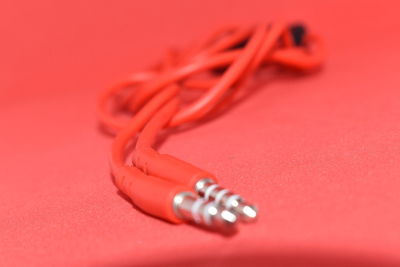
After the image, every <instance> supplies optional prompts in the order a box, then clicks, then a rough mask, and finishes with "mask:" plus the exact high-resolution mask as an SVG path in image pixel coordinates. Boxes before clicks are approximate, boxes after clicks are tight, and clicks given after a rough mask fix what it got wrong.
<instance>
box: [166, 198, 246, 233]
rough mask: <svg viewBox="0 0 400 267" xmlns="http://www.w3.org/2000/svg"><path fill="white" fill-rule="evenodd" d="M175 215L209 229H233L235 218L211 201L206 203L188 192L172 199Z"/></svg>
mask: <svg viewBox="0 0 400 267" xmlns="http://www.w3.org/2000/svg"><path fill="white" fill-rule="evenodd" d="M173 205H174V211H175V214H176V215H177V216H178V217H179V218H181V219H183V220H186V221H191V222H194V223H196V224H199V225H202V226H206V227H209V228H218V229H226V230H230V229H233V228H234V227H235V225H236V223H237V221H238V220H237V216H236V215H235V214H234V213H233V212H231V211H229V210H227V209H224V208H222V207H219V206H218V205H216V203H215V202H213V201H206V200H204V199H203V198H201V197H198V196H196V195H195V194H193V193H190V192H181V193H179V194H177V195H176V196H175V197H174V203H173Z"/></svg>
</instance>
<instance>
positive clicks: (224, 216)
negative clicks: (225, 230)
mask: <svg viewBox="0 0 400 267" xmlns="http://www.w3.org/2000/svg"><path fill="white" fill-rule="evenodd" d="M220 217H221V220H222V222H223V223H224V224H225V225H227V226H233V225H235V224H236V222H237V220H238V218H237V216H236V215H235V214H234V213H233V212H230V211H229V210H223V211H222V212H221V215H220Z"/></svg>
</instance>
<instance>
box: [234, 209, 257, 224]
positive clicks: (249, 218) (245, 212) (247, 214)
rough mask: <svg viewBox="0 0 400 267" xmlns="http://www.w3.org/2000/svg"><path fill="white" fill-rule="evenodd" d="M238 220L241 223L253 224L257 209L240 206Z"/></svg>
mask: <svg viewBox="0 0 400 267" xmlns="http://www.w3.org/2000/svg"><path fill="white" fill-rule="evenodd" d="M239 207H240V210H239V211H240V219H241V220H242V221H243V222H254V221H256V220H257V214H258V209H257V207H256V206H253V205H243V206H242V205H240V206H239Z"/></svg>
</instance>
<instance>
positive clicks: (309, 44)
mask: <svg viewBox="0 0 400 267" xmlns="http://www.w3.org/2000/svg"><path fill="white" fill-rule="evenodd" d="M322 48H323V47H322V44H321V42H320V40H319V38H318V37H317V36H315V35H312V34H310V33H308V32H307V31H306V28H305V27H304V26H303V25H286V24H283V23H274V24H270V25H258V26H255V27H254V26H252V27H225V28H223V29H220V30H218V31H216V32H215V33H213V34H212V35H211V36H209V37H208V38H207V39H205V40H204V41H202V42H200V43H198V44H197V45H195V46H192V47H190V48H188V49H186V50H182V51H179V52H177V51H171V52H169V53H168V54H167V55H166V56H165V58H164V60H163V61H162V62H160V63H159V64H157V65H155V66H153V67H152V68H150V69H149V70H147V71H143V72H137V73H134V74H132V75H130V76H129V77H127V78H126V79H125V80H123V81H121V82H119V83H117V84H116V85H115V86H113V87H111V88H109V89H108V90H106V91H105V92H104V93H103V94H102V95H101V96H100V98H99V102H98V114H99V118H100V122H101V124H102V125H103V126H105V127H106V128H107V130H110V131H113V132H114V133H116V137H115V139H114V142H113V145H112V152H111V169H112V173H113V175H114V179H115V184H116V186H117V187H118V188H119V189H120V190H121V191H122V192H123V193H124V194H126V195H127V196H129V198H130V199H131V200H132V201H133V203H134V204H135V205H136V206H137V207H138V208H140V209H141V210H143V211H144V212H146V213H148V214H151V215H153V216H156V217H159V218H162V219H164V220H167V221H170V222H173V223H180V222H185V221H187V222H192V223H195V224H199V225H203V226H207V227H211V228H214V229H231V228H232V227H234V226H235V225H236V224H237V223H238V222H251V221H254V220H255V219H256V217H257V209H256V207H255V206H254V205H251V204H249V203H248V202H247V201H246V200H245V199H244V198H243V197H241V196H240V195H238V194H234V193H232V192H231V191H229V190H227V189H224V188H222V187H220V186H219V185H218V184H217V179H216V177H215V176H214V175H213V174H211V173H209V172H207V171H204V170H202V169H200V168H198V167H196V166H193V165H191V164H189V163H187V162H184V161H182V160H180V159H177V158H175V157H172V156H170V155H166V154H160V153H158V152H157V151H156V150H155V149H154V144H155V142H156V139H157V136H158V134H159V133H160V132H161V131H162V130H163V129H170V128H176V127H183V126H184V125H192V124H194V123H198V122H199V121H202V120H204V119H205V118H208V117H210V116H212V115H215V114H217V113H218V112H220V111H221V110H224V109H225V108H226V107H228V106H229V105H231V104H232V103H233V101H234V100H235V99H236V98H237V93H238V92H239V91H240V89H242V88H243V87H244V83H245V82H246V81H247V80H249V78H251V76H252V74H254V73H255V72H256V71H258V70H260V69H261V68H269V67H273V66H280V67H284V68H287V69H291V70H294V71H298V72H305V71H312V70H315V69H317V68H318V67H320V65H321V64H322V60H323V49H322ZM199 92H200V94H199ZM185 93H186V94H192V95H195V94H197V95H199V96H197V97H196V98H195V99H194V100H192V101H190V102H188V101H187V99H186V98H185V97H184V95H185ZM136 137H137V139H136ZM135 139H136V143H134V142H133V141H134V140H135ZM131 147H133V148H134V153H133V154H134V156H133V158H132V159H130V158H129V157H128V155H129V154H130V153H129V148H131ZM128 161H132V163H130V162H128Z"/></svg>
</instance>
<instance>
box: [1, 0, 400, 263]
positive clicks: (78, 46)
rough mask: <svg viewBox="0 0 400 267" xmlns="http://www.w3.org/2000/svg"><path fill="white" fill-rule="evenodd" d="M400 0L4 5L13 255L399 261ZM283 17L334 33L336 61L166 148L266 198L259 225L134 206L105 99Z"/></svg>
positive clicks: (4, 251) (7, 190) (259, 94)
mask: <svg viewBox="0 0 400 267" xmlns="http://www.w3.org/2000/svg"><path fill="white" fill-rule="evenodd" d="M398 3H399V2H398V1H249V0H246V1H227V0H226V1H211V0H207V1H204V0H203V1H161V0H159V1H140V2H139V1H2V2H1V3H0V34H1V42H0V92H1V98H0V121H1V125H2V126H1V132H0V136H1V138H0V159H1V161H0V170H1V174H0V177H1V184H0V265H2V266H17V265H36V266H63V265H90V266H93V265H94V266H110V265H123V266H129V265H140V266H165V265H167V264H170V265H175V266H188V265H189V266H190V265H191V266H196V265H201V264H207V265H209V266H225V265H227V264H230V265H231V266H232V265H246V264H247V265H250V263H253V264H256V263H258V264H260V265H261V264H265V265H268V266H399V265H400V252H399V249H400V208H399V206H400V199H399V189H400V178H399V177H400V175H399V174H400V163H399V159H400V154H399V152H400V143H399V141H400V131H399V130H400V129H399V128H400V108H399V104H400V100H399V98H400V75H399V67H398V66H399V61H400V53H399V51H398V49H399V46H400V37H399V36H400V19H399V16H400V15H399V9H400V4H398ZM275 19H282V20H288V21H297V20H302V21H305V22H307V23H308V24H309V25H310V27H311V28H312V29H313V30H314V31H315V32H317V33H320V34H321V35H322V36H324V38H325V40H326V44H327V47H328V51H329V56H328V59H327V63H326V65H325V68H324V70H323V71H322V72H321V73H319V74H316V75H312V76H305V77H300V78H284V79H275V80H274V79H273V80H270V81H268V82H267V83H265V84H264V85H263V86H261V88H259V89H260V90H256V91H255V92H254V94H252V96H251V97H249V98H248V99H247V100H246V101H244V102H241V103H240V104H239V105H237V106H236V107H235V108H234V109H232V110H231V111H230V112H229V113H227V114H225V115H224V116H222V117H219V118H218V119H216V120H213V121H211V122H209V123H208V124H205V125H202V126H201V127H198V128H195V129H193V130H191V131H187V132H183V133H181V134H178V135H175V136H172V137H171V138H169V139H168V141H167V142H166V143H165V144H164V145H163V147H162V151H163V152H168V153H170V154H173V155H175V156H178V157H181V158H183V159H185V160H188V161H189V162H192V163H194V164H196V165H198V166H201V167H204V168H205V169H207V170H210V171H212V172H214V173H216V174H217V175H218V176H219V178H220V180H221V182H222V183H224V185H226V186H227V187H230V188H234V189H236V191H239V192H240V193H242V194H243V195H244V196H247V197H248V198H249V199H251V200H253V201H254V202H256V203H258V205H259V207H260V220H259V222H258V223H257V224H253V225H246V226H243V227H241V229H240V232H239V233H238V234H237V235H235V236H233V237H224V236H221V235H218V234H215V233H209V232H205V231H203V230H199V229H196V228H195V227H192V226H188V225H180V226H173V225H170V224H168V223H165V222H163V221H160V220H157V219H154V218H152V217H148V216H146V215H144V214H142V213H140V212H138V211H137V210H135V209H134V208H133V207H132V205H131V204H130V203H129V202H127V201H125V200H124V199H123V198H121V197H120V196H119V195H118V194H117V193H116V191H117V190H116V188H115V187H114V185H113V184H112V181H111V179H110V176H109V168H108V162H107V157H108V152H109V145H110V142H111V140H110V139H109V138H108V137H106V136H104V135H102V134H101V133H100V132H99V131H98V130H97V127H96V117H95V112H94V110H95V108H94V103H95V99H96V95H97V94H98V92H99V91H100V90H102V89H103V88H105V87H106V86H108V85H110V84H111V83H113V82H114V81H115V80H117V79H119V78H120V77H123V75H124V74H127V73H129V72H131V71H134V70H139V69H141V68H143V67H145V66H147V65H149V64H151V63H153V62H154V61H155V60H157V58H159V57H160V56H161V55H162V54H163V52H164V51H165V50H166V48H167V47H170V46H174V45H177V46H179V45H180V46H184V45H186V44H188V43H190V42H191V41H193V40H196V39H197V38H199V37H202V36H204V35H205V34H207V33H208V32H209V31H210V30H213V29H215V28H216V27H217V26H220V25H223V24H225V23H253V22H258V21H273V20H275ZM250 261H252V262H250Z"/></svg>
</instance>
